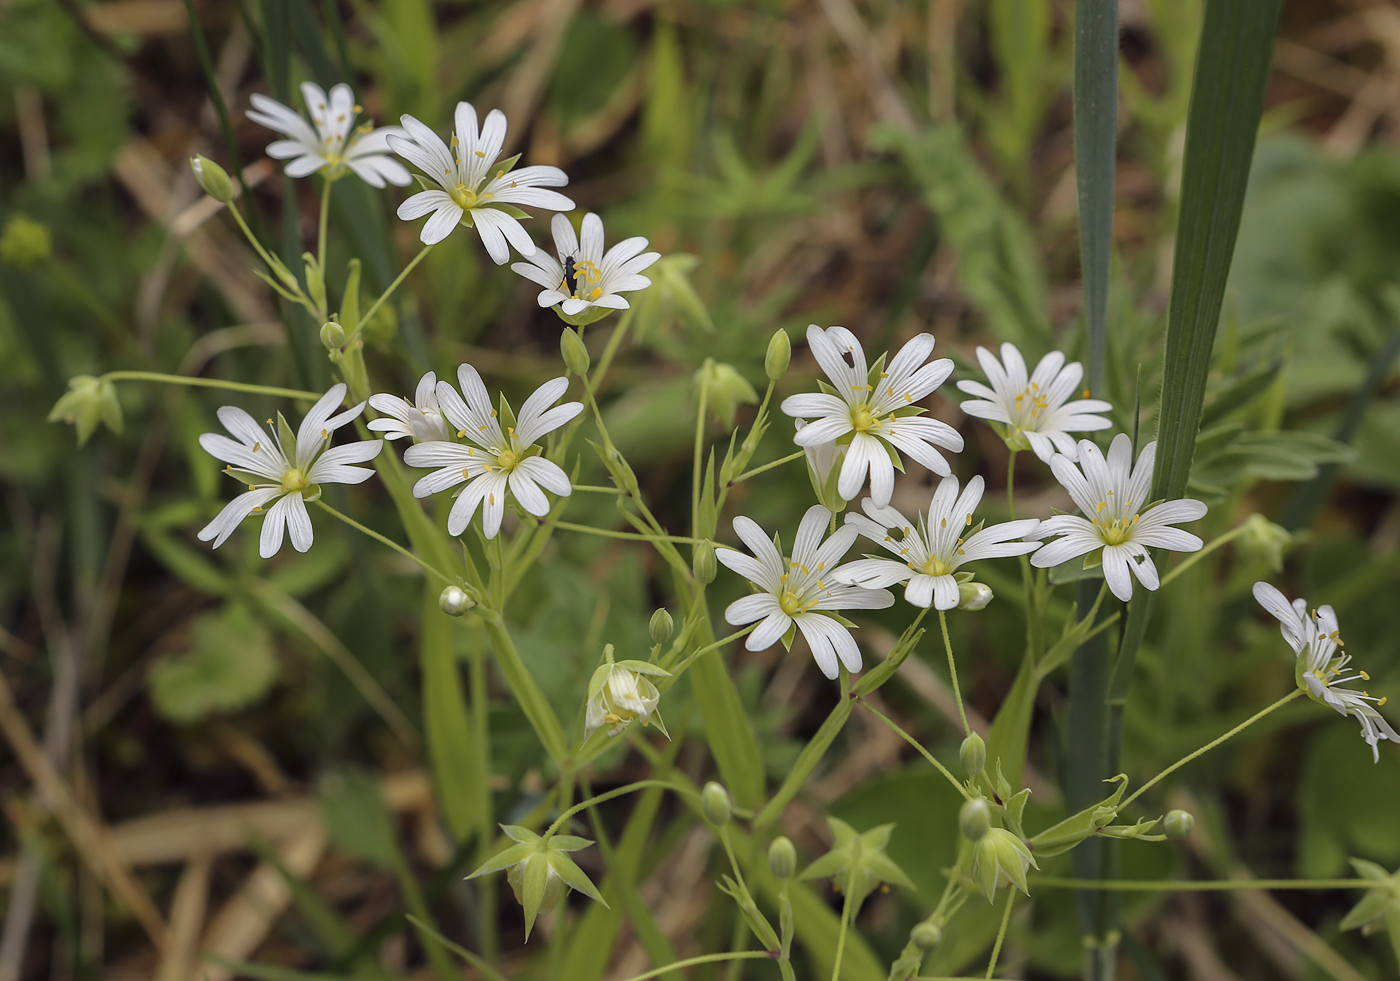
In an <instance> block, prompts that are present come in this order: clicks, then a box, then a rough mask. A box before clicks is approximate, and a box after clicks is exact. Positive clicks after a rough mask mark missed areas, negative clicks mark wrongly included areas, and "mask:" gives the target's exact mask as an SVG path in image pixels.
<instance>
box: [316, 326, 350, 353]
mask: <svg viewBox="0 0 1400 981" xmlns="http://www.w3.org/2000/svg"><path fill="white" fill-rule="evenodd" d="M321 343H322V344H324V345H325V346H326V350H327V351H330V352H331V353H332V354H334V353H336V352H338V351H339V350H340V349H341V348H342V347H344V346H345V328H344V327H342V326H340V324H338V323H336V322H335V321H334V320H328V321H326V322H325V323H324V324H322V325H321Z"/></svg>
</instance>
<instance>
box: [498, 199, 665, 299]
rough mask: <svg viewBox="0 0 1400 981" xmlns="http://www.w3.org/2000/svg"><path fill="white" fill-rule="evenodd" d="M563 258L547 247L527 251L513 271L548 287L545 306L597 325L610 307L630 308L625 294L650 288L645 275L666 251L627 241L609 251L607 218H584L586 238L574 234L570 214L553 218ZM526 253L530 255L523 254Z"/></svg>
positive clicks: (552, 226) (557, 246)
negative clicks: (605, 245) (605, 240)
mask: <svg viewBox="0 0 1400 981" xmlns="http://www.w3.org/2000/svg"><path fill="white" fill-rule="evenodd" d="M550 229H551V231H552V232H553V233H554V252H555V256H558V258H557V260H556V258H555V257H554V256H551V255H550V254H549V252H547V251H546V250H544V249H536V250H535V252H534V254H533V255H526V259H527V261H525V262H515V263H512V264H511V267H510V268H511V271H513V272H516V273H519V274H520V275H521V276H524V277H525V278H526V279H528V280H530V281H531V282H532V283H538V284H539V285H540V286H543V287H544V291H543V292H541V293H540V295H539V296H538V297H537V298H536V299H537V301H538V302H539V305H540V306H542V307H552V306H556V305H557V306H558V307H559V312H560V313H561V314H562V315H563V316H564V319H566V320H568V321H569V322H570V323H575V324H577V323H591V322H593V321H594V320H597V319H598V318H599V317H602V316H604V315H605V314H606V313H607V311H608V310H626V309H627V307H628V303H627V300H626V299H625V298H624V297H622V296H621V295H619V294H622V293H630V292H631V291H633V290H644V289H646V288H647V287H648V286H650V285H651V280H650V279H648V278H647V277H645V276H643V275H641V272H642V270H643V269H646V268H647V267H648V266H650V265H651V264H652V263H653V262H655V261H656V260H657V259H660V258H661V253H660V252H643V251H642V250H643V249H645V248H646V247H647V240H646V239H644V238H642V237H640V236H636V237H633V238H627V239H623V240H622V241H621V242H618V243H617V244H616V245H614V246H613V247H612V248H611V249H608V251H607V253H606V254H604V253H603V220H602V219H601V218H599V217H598V216H597V215H595V214H593V213H591V212H590V213H589V214H586V215H584V216H583V228H582V232H583V235H582V239H581V240H580V237H579V236H578V235H575V234H574V226H573V223H572V222H570V221H569V219H568V217H567V216H566V215H555V216H554V218H553V219H551V221H550ZM522 254H525V253H522Z"/></svg>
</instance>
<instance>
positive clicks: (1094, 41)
mask: <svg viewBox="0 0 1400 981" xmlns="http://www.w3.org/2000/svg"><path fill="white" fill-rule="evenodd" d="M1117 138H1118V0H1079V2H1078V3H1076V4H1075V8H1074V166H1075V179H1076V180H1077V182H1078V184H1079V261H1080V265H1081V267H1082V269H1083V276H1084V315H1085V321H1086V322H1087V324H1088V328H1089V388H1090V390H1091V391H1092V392H1093V393H1094V394H1095V395H1098V394H1100V393H1101V383H1102V380H1103V359H1104V349H1105V347H1106V344H1107V340H1108V269H1109V258H1110V256H1111V255H1112V253H1113V178H1114V164H1115V162H1116V157H1117V154H1116V149H1117Z"/></svg>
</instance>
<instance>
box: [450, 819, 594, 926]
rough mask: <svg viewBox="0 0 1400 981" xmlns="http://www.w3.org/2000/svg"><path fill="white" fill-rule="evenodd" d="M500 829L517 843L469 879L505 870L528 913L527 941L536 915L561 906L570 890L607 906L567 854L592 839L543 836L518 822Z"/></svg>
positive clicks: (508, 880)
mask: <svg viewBox="0 0 1400 981" xmlns="http://www.w3.org/2000/svg"><path fill="white" fill-rule="evenodd" d="M501 830H502V831H504V832H505V833H506V837H508V838H509V839H510V840H511V841H513V842H515V844H514V845H511V846H509V847H508V848H506V849H505V850H504V851H502V852H500V853H499V854H497V855H496V856H494V857H493V858H488V859H487V860H486V861H485V862H483V863H482V864H481V865H480V866H479V867H478V868H477V870H476V871H475V872H473V873H472V874H471V875H469V876H467V878H468V879H475V878H476V877H477V876H481V875H489V874H491V873H492V872H499V871H501V870H502V869H505V870H506V881H507V882H508V883H510V889H511V892H513V893H515V899H516V901H517V902H518V903H520V905H521V908H522V909H523V910H524V912H525V939H526V940H529V939H530V931H531V930H533V929H534V927H535V918H536V917H538V916H539V914H540V913H541V912H548V911H549V910H552V909H553V908H554V907H555V906H557V905H559V900H561V899H563V898H564V897H565V896H566V895H567V894H568V892H569V890H570V889H576V890H578V891H579V892H581V893H583V894H584V895H585V896H587V897H588V898H589V899H591V900H593V901H594V902H597V903H602V904H603V905H604V906H607V905H608V904H607V902H605V901H604V899H603V897H602V895H601V894H600V893H599V892H598V889H597V887H596V886H594V885H593V882H592V881H591V880H590V879H589V878H588V876H587V875H586V874H584V871H583V870H582V869H580V868H579V867H578V865H577V864H575V862H574V860H573V859H571V858H570V857H569V854H568V853H569V852H576V851H579V850H581V849H584V848H587V847H588V846H589V845H591V844H593V842H591V841H590V840H588V839H587V838H579V837H577V836H576V835H557V834H551V835H549V836H547V837H541V836H540V835H538V834H536V833H535V832H533V831H531V830H530V829H529V828H525V827H521V826H520V825H515V824H503V825H501Z"/></svg>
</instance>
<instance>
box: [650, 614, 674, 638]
mask: <svg viewBox="0 0 1400 981" xmlns="http://www.w3.org/2000/svg"><path fill="white" fill-rule="evenodd" d="M647 629H648V630H650V631H651V642H652V643H653V644H664V643H666V641H668V640H670V639H671V634H673V633H675V631H676V621H675V620H673V619H671V614H670V613H668V612H666V608H665V607H662V608H661V609H659V610H657V611H656V612H655V613H653V614H652V615H651V623H649V624H647Z"/></svg>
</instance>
